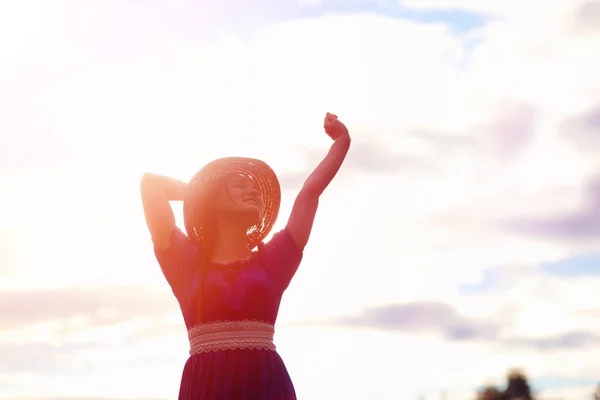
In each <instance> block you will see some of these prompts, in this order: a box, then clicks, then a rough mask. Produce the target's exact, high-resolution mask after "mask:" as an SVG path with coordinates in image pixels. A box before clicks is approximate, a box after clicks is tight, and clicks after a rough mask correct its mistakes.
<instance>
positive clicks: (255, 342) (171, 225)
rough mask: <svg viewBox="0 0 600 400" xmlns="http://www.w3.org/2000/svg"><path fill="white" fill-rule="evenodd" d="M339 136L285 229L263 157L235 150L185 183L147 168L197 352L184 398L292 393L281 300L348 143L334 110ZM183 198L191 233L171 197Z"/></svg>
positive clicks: (148, 211) (250, 398)
mask: <svg viewBox="0 0 600 400" xmlns="http://www.w3.org/2000/svg"><path fill="white" fill-rule="evenodd" d="M324 127H325V132H326V133H327V134H328V135H329V136H330V137H331V138H332V139H333V141H334V143H333V145H332V146H331V149H330V150H329V153H328V154H327V156H326V157H325V158H324V159H323V161H322V162H321V163H320V164H319V165H318V166H317V168H316V169H315V170H314V171H313V172H312V173H311V174H310V176H309V177H308V179H307V180H306V182H305V183H304V185H303V187H302V189H301V190H300V193H299V194H298V196H297V197H296V201H295V202H294V207H293V209H292V212H291V215H290V217H289V219H288V222H287V225H286V226H285V228H284V229H283V230H281V231H279V232H277V233H275V234H274V235H273V237H272V238H271V240H269V241H268V242H266V243H264V242H263V240H264V239H265V238H266V236H267V235H268V234H269V232H270V230H271V229H272V228H273V225H274V224H275V220H276V219H277V214H278V212H279V204H280V195H281V192H280V187H279V181H278V180H277V177H276V175H275V173H274V172H273V170H271V168H270V167H269V166H268V165H267V164H265V163H264V162H262V161H260V160H256V159H250V158H239V157H228V158H222V159H218V160H215V161H213V162H211V163H209V164H207V165H206V166H204V167H203V168H202V169H201V170H200V171H199V172H198V173H197V174H196V175H195V176H194V177H193V178H192V179H191V181H190V182H189V183H188V184H186V183H184V182H180V181H177V180H174V179H171V178H167V177H163V176H158V175H153V174H145V175H144V177H143V178H142V182H141V195H142V202H143V205H144V214H145V217H146V223H147V225H148V229H149V230H150V234H151V236H152V241H153V243H154V253H155V255H156V258H157V260H158V263H159V264H160V267H161V269H162V272H163V274H164V276H165V278H166V279H167V281H168V283H169V285H170V286H171V289H172V291H173V294H174V295H175V297H176V298H177V300H178V302H179V306H180V308H181V312H182V314H183V318H184V321H185V324H186V327H187V330H188V337H189V341H190V357H189V358H188V360H187V362H186V365H185V368H184V370H183V377H182V380H181V387H180V390H179V399H180V400H244V399H247V400H259V399H260V400H293V399H296V394H295V391H294V386H293V384H292V381H291V379H290V376H289V375H288V372H287V370H286V367H285V365H284V363H283V361H282V359H281V358H280V356H279V354H278V353H277V351H276V349H275V345H274V344H273V334H274V324H275V320H276V319H277V312H278V310H279V303H280V301H281V297H282V295H283V292H284V291H285V290H286V288H287V287H288V285H289V283H290V281H291V279H292V277H293V276H294V274H295V272H296V270H297V269H298V266H299V264H300V261H301V260H302V254H303V251H304V247H305V246H306V243H307V242H308V238H309V236H310V232H311V229H312V225H313V221H314V218H315V214H316V212H317V207H318V204H319V197H320V196H321V194H322V193H323V191H324V190H325V188H326V187H327V186H328V185H329V183H330V182H331V180H332V179H333V177H334V176H335V175H336V174H337V172H338V170H339V168H340V166H341V165H342V162H343V161H344V159H345V157H346V154H347V152H348V149H349V147H350V136H349V134H348V129H347V128H346V126H345V125H344V124H343V123H342V122H340V121H339V120H338V118H337V117H336V116H335V115H333V114H329V113H327V115H326V117H325V122H324ZM172 200H183V201H184V221H185V229H186V232H187V235H186V234H184V233H183V232H182V231H181V230H180V229H179V228H178V227H177V226H176V225H175V218H174V216H173V211H172V210H171V207H170V205H169V201H172Z"/></svg>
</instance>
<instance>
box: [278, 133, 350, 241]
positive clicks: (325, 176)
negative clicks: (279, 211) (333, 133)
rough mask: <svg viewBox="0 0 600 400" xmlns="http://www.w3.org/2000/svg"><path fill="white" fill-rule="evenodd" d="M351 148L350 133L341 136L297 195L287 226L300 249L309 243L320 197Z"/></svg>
mask: <svg viewBox="0 0 600 400" xmlns="http://www.w3.org/2000/svg"><path fill="white" fill-rule="evenodd" d="M349 149H350V136H349V135H344V136H341V137H339V138H338V139H337V140H336V141H335V142H333V145H332V146H331V148H330V149H329V152H328V153H327V155H326V156H325V158H324V159H323V161H321V163H320V164H319V165H318V166H317V168H315V170H314V171H313V172H312V173H311V174H310V175H309V177H308V178H307V179H306V182H304V185H303V186H302V189H301V190H300V193H299V194H298V196H297V197H296V201H295V202H294V207H293V208H292V213H291V215H290V219H289V220H288V223H287V228H288V230H289V231H290V233H291V235H292V237H293V239H294V242H295V243H296V246H298V248H299V249H300V250H303V249H304V247H305V246H306V244H307V243H308V239H309V237H310V233H311V230H312V226H313V223H314V220H315V216H316V214H317V208H318V207H319V197H321V194H323V192H324V191H325V189H326V188H327V186H329V183H331V181H332V180H333V178H334V177H335V176H336V174H337V173H338V171H339V169H340V167H341V166H342V163H343V162H344V159H345V158H346V154H347V153H348V150H349Z"/></svg>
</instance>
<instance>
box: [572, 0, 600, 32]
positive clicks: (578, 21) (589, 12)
mask: <svg viewBox="0 0 600 400" xmlns="http://www.w3.org/2000/svg"><path fill="white" fill-rule="evenodd" d="M574 25H575V26H576V27H577V28H579V29H582V30H593V31H597V30H598V29H599V27H600V2H599V1H597V0H590V1H585V2H583V3H582V4H581V5H580V6H579V8H578V9H577V12H576V13H575V21H574Z"/></svg>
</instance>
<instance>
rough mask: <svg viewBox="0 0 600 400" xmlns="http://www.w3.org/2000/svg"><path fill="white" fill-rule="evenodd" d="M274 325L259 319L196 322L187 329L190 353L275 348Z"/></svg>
mask: <svg viewBox="0 0 600 400" xmlns="http://www.w3.org/2000/svg"><path fill="white" fill-rule="evenodd" d="M274 334H275V327H274V326H273V325H271V324H269V323H267V322H261V321H247V320H245V321H218V322H209V323H205V324H198V325H195V326H193V327H192V328H190V329H189V330H188V338H189V339H190V355H194V354H200V353H208V352H209V351H225V350H241V349H261V350H275V344H274V343H273V335H274Z"/></svg>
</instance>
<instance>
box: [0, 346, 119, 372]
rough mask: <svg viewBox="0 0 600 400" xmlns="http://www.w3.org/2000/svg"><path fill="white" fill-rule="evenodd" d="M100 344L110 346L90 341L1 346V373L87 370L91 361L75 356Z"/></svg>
mask: <svg viewBox="0 0 600 400" xmlns="http://www.w3.org/2000/svg"><path fill="white" fill-rule="evenodd" d="M103 347H104V348H105V349H106V348H110V347H109V346H101V345H98V344H92V343H65V344H61V345H51V344H44V343H27V344H22V345H16V344H8V345H0V359H1V360H2V362H1V363H0V376H1V375H9V374H11V375H12V374H22V373H30V374H31V373H32V374H43V375H54V376H61V375H65V374H69V375H71V374H79V373H84V374H85V373H90V372H92V371H93V370H94V369H95V368H94V365H93V363H89V362H87V363H86V362H81V361H79V360H77V359H76V356H77V355H78V354H79V353H80V352H81V351H85V350H98V349H102V348H103Z"/></svg>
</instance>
